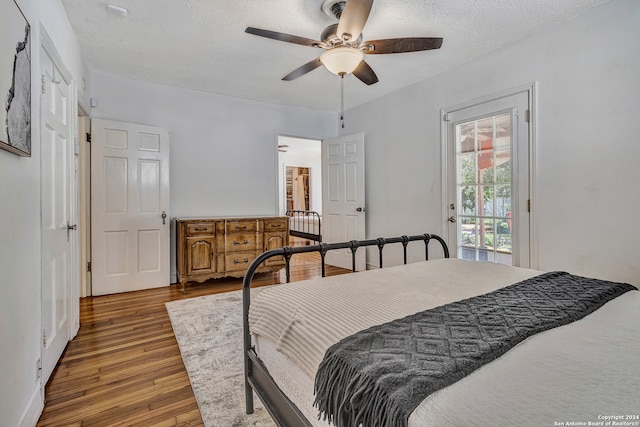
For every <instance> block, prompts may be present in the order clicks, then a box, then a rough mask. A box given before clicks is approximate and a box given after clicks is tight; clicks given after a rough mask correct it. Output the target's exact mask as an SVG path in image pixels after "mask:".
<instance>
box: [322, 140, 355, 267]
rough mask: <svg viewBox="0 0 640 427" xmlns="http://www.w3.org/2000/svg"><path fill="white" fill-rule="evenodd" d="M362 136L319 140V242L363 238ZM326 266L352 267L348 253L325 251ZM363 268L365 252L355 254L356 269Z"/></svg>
mask: <svg viewBox="0 0 640 427" xmlns="http://www.w3.org/2000/svg"><path fill="white" fill-rule="evenodd" d="M364 177H365V175H364V134H363V133H359V134H355V135H348V136H342V137H339V138H334V139H326V140H323V141H322V217H323V224H322V226H323V230H322V240H323V242H325V243H335V242H344V241H349V240H363V239H365V238H366V229H365V222H366V209H365V206H366V205H365V192H364ZM325 261H326V263H327V264H330V265H335V266H337V267H342V268H348V269H351V268H352V257H351V250H350V249H344V250H335V251H329V252H327V256H326V259H325ZM365 269H366V250H365V249H364V248H361V249H359V250H358V251H357V252H356V270H358V271H361V270H365Z"/></svg>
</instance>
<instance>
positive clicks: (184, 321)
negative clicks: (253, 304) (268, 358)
mask: <svg viewBox="0 0 640 427" xmlns="http://www.w3.org/2000/svg"><path fill="white" fill-rule="evenodd" d="M256 291H259V289H255V290H253V291H252V293H255V292H256ZM165 305H166V307H167V311H168V312H169V318H170V319H171V325H172V326H173V331H174V333H175V335H176V339H177V340H178V345H179V347H180V353H181V354H182V360H183V361H184V365H185V366H186V368H187V372H188V374H189V379H190V381H191V387H192V388H193V393H194V394H195V396H196V400H197V402H198V407H199V408H200V413H201V414H202V420H203V421H204V424H205V425H206V426H207V427H245V426H253V427H272V426H275V423H274V422H273V420H272V419H271V417H270V416H269V414H268V412H267V411H266V409H264V407H263V406H262V403H261V402H260V399H258V398H257V397H255V398H254V402H255V412H254V413H253V414H251V415H246V414H245V398H244V365H243V360H242V291H233V292H225V293H222V294H215V295H207V296H202V297H197V298H190V299H185V300H180V301H172V302H168V303H166V304H165Z"/></svg>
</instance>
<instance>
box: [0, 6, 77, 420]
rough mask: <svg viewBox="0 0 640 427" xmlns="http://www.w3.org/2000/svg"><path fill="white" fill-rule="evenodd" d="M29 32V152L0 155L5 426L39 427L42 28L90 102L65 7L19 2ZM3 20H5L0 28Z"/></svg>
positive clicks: (0, 398) (0, 399)
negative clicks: (29, 155)
mask: <svg viewBox="0 0 640 427" xmlns="http://www.w3.org/2000/svg"><path fill="white" fill-rule="evenodd" d="M18 4H19V5H20V7H21V9H22V12H23V13H24V15H25V16H26V18H27V20H28V21H29V24H30V25H31V68H32V78H31V80H32V89H31V96H32V102H31V152H32V156H31V157H30V158H21V157H17V156H15V155H13V154H10V153H8V152H6V151H2V150H0V200H1V202H0V203H1V209H0V242H2V243H1V244H0V272H2V274H1V275H0V277H1V279H0V281H1V283H0V284H1V288H2V291H1V292H2V297H0V337H1V340H2V341H1V343H0V378H1V380H0V424H2V425H6V426H18V425H35V423H36V421H37V419H38V417H39V414H40V411H41V410H42V407H43V403H42V399H41V395H40V384H39V381H38V379H37V376H36V360H37V359H38V358H40V343H41V340H42V339H41V325H42V315H41V300H40V298H41V285H40V280H41V274H40V271H41V266H40V263H41V257H40V250H41V244H40V192H41V188H40V113H39V108H40V37H41V31H40V27H41V26H42V27H43V28H44V29H45V31H46V32H47V34H48V35H49V37H50V38H51V40H52V41H53V43H54V45H55V46H56V48H57V50H58V52H59V54H60V56H61V58H62V60H63V61H64V63H65V66H66V67H67V68H68V69H69V70H70V71H71V73H72V75H73V81H72V85H71V88H72V93H71V96H72V105H74V108H75V105H76V102H78V98H77V95H78V93H79V94H80V102H82V103H87V101H88V92H86V91H84V90H83V86H82V84H81V83H80V84H79V82H82V79H83V78H85V80H86V79H87V78H88V77H87V76H86V75H85V73H86V66H85V65H84V64H83V62H82V58H81V56H80V48H79V45H78V43H77V40H76V38H75V35H74V33H73V31H72V29H71V25H70V24H69V22H68V20H67V17H66V14H65V11H64V8H63V6H62V4H61V3H60V1H59V0H48V1H44V2H43V1H41V0H18ZM3 19H4V17H1V16H0V25H2V20H3Z"/></svg>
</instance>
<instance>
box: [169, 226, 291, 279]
mask: <svg viewBox="0 0 640 427" xmlns="http://www.w3.org/2000/svg"><path fill="white" fill-rule="evenodd" d="M174 220H175V224H176V264H177V265H176V272H177V274H178V282H179V283H180V286H181V287H182V292H185V290H186V285H187V282H204V281H205V280H208V279H217V278H220V277H243V276H244V273H245V272H246V270H247V268H248V267H249V264H251V262H252V261H253V260H254V259H256V258H257V257H258V255H260V254H261V253H262V252H264V251H267V250H271V249H277V248H281V247H283V246H287V245H288V244H289V221H288V218H287V217H286V216H281V217H243V218H236V217H231V218H175V219H174ZM284 266H285V262H284V258H282V257H273V258H270V259H269V260H267V261H266V262H265V263H264V264H263V265H262V266H261V267H260V268H259V269H258V270H256V272H258V273H262V272H267V271H276V270H279V269H281V268H284Z"/></svg>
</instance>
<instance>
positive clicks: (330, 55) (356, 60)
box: [320, 47, 364, 75]
mask: <svg viewBox="0 0 640 427" xmlns="http://www.w3.org/2000/svg"><path fill="white" fill-rule="evenodd" d="M363 59H364V53H363V52H362V51H361V50H360V49H356V48H353V47H336V48H333V49H329V50H327V51H325V52H324V53H323V54H322V55H320V62H322V64H323V65H324V66H325V67H327V70H329V71H331V72H332V73H333V74H336V75H343V74H351V73H352V72H353V70H355V69H356V68H357V67H358V65H359V64H360V62H362V60H363Z"/></svg>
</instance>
